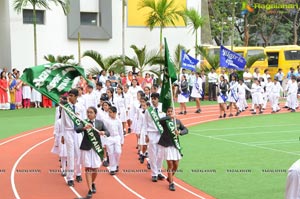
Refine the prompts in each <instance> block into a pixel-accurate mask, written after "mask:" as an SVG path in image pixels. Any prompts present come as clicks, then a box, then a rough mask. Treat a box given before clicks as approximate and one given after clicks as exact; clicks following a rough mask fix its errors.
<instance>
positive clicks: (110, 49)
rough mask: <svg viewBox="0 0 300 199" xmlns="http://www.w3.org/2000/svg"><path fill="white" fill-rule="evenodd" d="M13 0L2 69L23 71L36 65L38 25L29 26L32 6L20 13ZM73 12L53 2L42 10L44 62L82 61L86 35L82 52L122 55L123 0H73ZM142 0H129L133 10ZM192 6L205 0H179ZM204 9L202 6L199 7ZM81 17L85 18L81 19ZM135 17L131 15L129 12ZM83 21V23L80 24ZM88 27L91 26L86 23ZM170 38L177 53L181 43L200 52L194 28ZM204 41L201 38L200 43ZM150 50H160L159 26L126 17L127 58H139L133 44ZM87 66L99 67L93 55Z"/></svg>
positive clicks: (4, 15)
mask: <svg viewBox="0 0 300 199" xmlns="http://www.w3.org/2000/svg"><path fill="white" fill-rule="evenodd" d="M13 2H14V1H12V0H1V1H0V19H1V20H0V30H1V31H0V68H2V67H7V68H8V69H11V68H18V69H19V70H20V71H23V69H24V68H26V67H31V66H33V65H34V50H33V25H32V24H31V23H30V22H29V23H28V17H29V20H30V16H29V15H30V13H31V12H32V11H31V9H32V7H30V6H28V7H27V8H26V9H23V11H22V12H21V13H20V14H18V13H17V12H16V11H15V10H14V8H13ZM70 2H71V12H70V14H69V15H68V16H65V15H64V13H63V11H62V9H61V7H60V6H55V5H54V4H53V3H51V4H50V8H51V10H41V9H39V10H40V11H39V12H38V18H39V21H40V23H41V24H38V25H37V50H38V64H43V63H46V60H44V58H43V57H44V56H45V55H48V54H52V55H54V56H57V55H74V56H75V60H76V61H78V48H77V46H78V43H77V34H78V32H80V34H81V54H82V53H83V52H84V51H86V50H96V51H98V52H99V53H100V54H102V55H103V56H104V57H107V56H110V55H121V54H122V0H70ZM137 2H138V0H128V6H127V7H126V11H128V10H129V6H131V5H132V4H134V3H135V4H136V3H137ZM178 2H184V3H185V4H186V6H187V7H188V8H189V7H196V8H199V7H200V5H201V1H199V0H178ZM199 10H200V8H199ZM80 14H82V18H81V19H80ZM129 14H130V13H129ZM80 23H81V24H80ZM84 23H88V25H84ZM163 37H166V38H167V40H168V46H169V50H170V52H171V54H173V52H174V50H175V46H177V44H181V45H184V46H185V47H187V48H189V49H192V50H191V55H193V54H194V49H193V46H194V42H195V41H194V39H195V36H194V35H193V34H192V31H191V30H190V28H189V27H184V26H181V27H176V28H175V27H168V28H165V29H164V30H163ZM198 40H199V41H200V39H198ZM132 44H135V45H137V46H138V47H139V48H140V47H143V46H144V45H146V46H147V49H148V50H151V49H157V50H158V49H159V28H155V29H154V30H152V31H150V30H149V28H148V27H144V26H138V27H137V26H133V25H132V24H129V23H128V14H127V13H126V25H125V54H126V55H127V56H132V55H134V52H133V50H132V49H131V48H130V45H132ZM81 63H82V66H83V67H91V66H96V65H97V64H96V63H95V62H94V61H93V60H91V59H90V58H88V57H84V58H82V60H81Z"/></svg>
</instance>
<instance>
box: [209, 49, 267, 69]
mask: <svg viewBox="0 0 300 199" xmlns="http://www.w3.org/2000/svg"><path fill="white" fill-rule="evenodd" d="M225 48H227V49H231V47H230V46H225ZM207 50H208V54H209V55H213V54H214V55H215V54H220V46H211V47H208V48H207ZM233 51H234V52H236V53H238V54H240V55H241V56H242V57H244V58H245V59H247V58H249V57H251V56H254V55H258V54H261V53H265V51H264V48H263V47H260V46H252V47H233ZM203 63H204V65H206V66H207V67H208V68H210V65H209V64H208V62H207V61H206V60H204V62H203ZM255 68H259V69H260V72H261V73H263V71H264V70H265V69H267V68H268V60H267V58H265V59H260V60H257V61H256V62H254V64H253V65H252V66H251V68H250V72H251V73H253V72H254V69H255Z"/></svg>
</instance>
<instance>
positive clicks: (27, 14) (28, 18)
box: [23, 9, 45, 24]
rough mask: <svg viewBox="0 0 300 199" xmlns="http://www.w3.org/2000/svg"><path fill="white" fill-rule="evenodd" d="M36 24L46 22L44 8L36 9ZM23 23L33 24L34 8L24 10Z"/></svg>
mask: <svg viewBox="0 0 300 199" xmlns="http://www.w3.org/2000/svg"><path fill="white" fill-rule="evenodd" d="M35 12H36V24H45V21H44V15H45V11H44V10H36V11H35ZM23 24H33V10H27V9H24V10H23Z"/></svg>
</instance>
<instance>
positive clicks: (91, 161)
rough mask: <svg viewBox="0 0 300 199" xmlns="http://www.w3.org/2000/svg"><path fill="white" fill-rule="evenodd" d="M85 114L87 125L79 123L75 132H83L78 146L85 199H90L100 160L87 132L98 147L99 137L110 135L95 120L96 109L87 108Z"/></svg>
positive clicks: (102, 125)
mask: <svg viewBox="0 0 300 199" xmlns="http://www.w3.org/2000/svg"><path fill="white" fill-rule="evenodd" d="M86 112H87V122H88V124H85V125H84V124H83V123H81V124H80V125H79V126H78V127H76V132H77V133H82V132H83V139H82V142H81V144H80V150H81V162H82V165H83V166H84V167H85V177H86V182H87V185H88V189H89V191H88V194H87V198H91V197H92V194H95V193H96V185H95V180H96V178H97V169H98V168H100V166H101V158H100V156H99V155H98V154H97V152H96V149H95V148H94V146H93V144H92V141H91V140H90V139H89V136H88V132H90V131H91V132H92V134H93V136H94V138H96V140H97V142H98V144H99V145H100V144H101V140H100V135H101V136H107V137H109V136H110V134H109V132H108V131H107V129H106V127H105V125H104V123H103V122H102V121H101V120H97V119H96V115H97V109H96V108H95V107H89V108H88V109H87V111H86ZM92 127H95V128H96V129H97V130H98V131H99V132H96V131H95V130H93V129H92ZM93 142H95V141H93Z"/></svg>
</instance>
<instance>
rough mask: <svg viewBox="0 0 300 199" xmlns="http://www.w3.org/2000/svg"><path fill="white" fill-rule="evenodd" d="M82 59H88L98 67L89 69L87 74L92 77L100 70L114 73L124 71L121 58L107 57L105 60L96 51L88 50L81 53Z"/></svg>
mask: <svg viewBox="0 0 300 199" xmlns="http://www.w3.org/2000/svg"><path fill="white" fill-rule="evenodd" d="M82 57H90V58H92V59H93V60H94V61H95V62H96V63H97V64H98V65H99V67H94V68H91V69H89V73H90V74H92V75H97V74H99V73H100V71H101V70H105V71H109V70H113V71H114V72H115V73H121V72H124V71H125V68H124V66H123V64H122V56H109V57H107V58H103V56H102V55H101V54H100V53H98V52H97V51H94V50H88V51H85V52H84V53H83V55H82Z"/></svg>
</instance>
